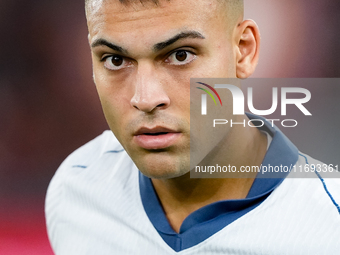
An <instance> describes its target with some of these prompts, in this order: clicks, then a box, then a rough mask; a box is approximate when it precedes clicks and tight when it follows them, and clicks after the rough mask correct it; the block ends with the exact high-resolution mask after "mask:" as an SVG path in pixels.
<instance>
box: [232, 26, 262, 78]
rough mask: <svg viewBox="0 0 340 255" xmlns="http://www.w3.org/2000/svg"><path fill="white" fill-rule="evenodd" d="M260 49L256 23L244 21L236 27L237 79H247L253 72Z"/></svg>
mask: <svg viewBox="0 0 340 255" xmlns="http://www.w3.org/2000/svg"><path fill="white" fill-rule="evenodd" d="M259 49H260V33H259V29H258V27H257V25H256V23H255V22H254V21H252V20H245V21H243V22H242V23H241V24H240V25H239V26H238V27H237V55H236V57H237V59H236V60H237V63H236V76H237V78H241V79H244V78H248V77H249V76H250V75H252V73H253V72H254V71H255V68H256V65H257V62H258V59H259Z"/></svg>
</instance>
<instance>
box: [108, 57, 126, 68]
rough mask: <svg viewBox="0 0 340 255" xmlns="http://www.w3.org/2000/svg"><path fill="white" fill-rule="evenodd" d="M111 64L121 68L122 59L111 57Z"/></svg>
mask: <svg viewBox="0 0 340 255" xmlns="http://www.w3.org/2000/svg"><path fill="white" fill-rule="evenodd" d="M111 62H112V64H113V65H115V66H121V65H122V64H123V58H122V57H120V56H113V57H112V59H111Z"/></svg>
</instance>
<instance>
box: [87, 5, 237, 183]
mask: <svg viewBox="0 0 340 255" xmlns="http://www.w3.org/2000/svg"><path fill="white" fill-rule="evenodd" d="M137 2H138V1H137ZM87 19H88V27H89V42H90V45H91V49H92V60H93V71H94V80H95V84H96V86H97V90H98V93H99V97H100V100H101V103H102V106H103V110H104V114H105V117H106V119H107V122H108V124H109V126H110V128H111V130H112V131H113V132H114V134H115V136H116V137H117V139H118V140H119V141H120V143H121V144H122V145H123V147H124V148H125V150H126V151H127V153H128V154H129V155H130V156H131V158H132V159H133V160H134V162H135V164H136V165H137V167H138V168H139V170H140V171H142V172H143V173H144V174H145V175H147V176H150V177H153V178H172V177H176V176H180V175H183V174H185V173H187V172H188V171H189V170H190V78H193V77H198V78H204V77H235V57H234V49H233V47H234V46H233V45H232V40H231V34H232V32H230V31H232V29H231V28H230V26H231V25H230V24H228V21H227V19H226V17H225V10H224V9H223V8H221V7H220V5H219V4H218V1H216V0H211V1H208V0H204V1H197V0H171V1H170V2H168V1H160V4H159V5H158V6H156V5H154V4H153V3H144V5H141V4H140V3H135V4H131V5H127V6H126V5H123V4H121V3H119V1H118V0H117V1H115V0H110V1H103V0H94V1H92V6H91V8H90V11H89V12H88V16H87ZM203 131H204V130H200V132H201V133H204V132H203ZM203 142H204V144H201V145H202V146H204V147H205V148H208V151H209V150H211V149H212V148H213V147H214V146H215V145H216V144H214V142H213V143H212V144H207V143H206V140H205V141H204V140H202V142H201V143H203ZM198 143H199V141H198ZM199 145H200V144H198V145H197V146H198V147H199ZM209 148H210V149H209ZM197 163H198V162H197Z"/></svg>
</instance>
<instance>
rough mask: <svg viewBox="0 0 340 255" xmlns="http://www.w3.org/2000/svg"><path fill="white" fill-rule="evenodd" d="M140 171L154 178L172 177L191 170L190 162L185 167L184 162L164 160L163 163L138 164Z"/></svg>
mask: <svg viewBox="0 0 340 255" xmlns="http://www.w3.org/2000/svg"><path fill="white" fill-rule="evenodd" d="M136 165H137V167H138V169H139V171H141V172H142V174H144V175H145V176H147V177H149V178H152V179H171V178H176V177H180V176H182V175H185V174H186V173H188V172H189V169H190V167H189V164H187V165H188V166H187V167H185V166H184V164H176V163H174V162H172V163H170V164H169V163H168V162H164V163H161V164H159V163H158V164H157V163H153V164H152V163H149V164H143V165H141V164H136Z"/></svg>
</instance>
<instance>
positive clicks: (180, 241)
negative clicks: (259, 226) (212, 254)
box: [139, 114, 298, 251]
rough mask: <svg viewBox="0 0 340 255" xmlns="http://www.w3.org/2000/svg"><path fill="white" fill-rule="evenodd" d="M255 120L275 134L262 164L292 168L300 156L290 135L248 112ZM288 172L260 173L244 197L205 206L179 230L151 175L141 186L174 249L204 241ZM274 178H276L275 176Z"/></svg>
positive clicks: (259, 199) (157, 224)
mask: <svg viewBox="0 0 340 255" xmlns="http://www.w3.org/2000/svg"><path fill="white" fill-rule="evenodd" d="M247 116H248V118H249V119H251V120H252V121H253V122H254V125H256V126H259V124H261V123H256V122H259V121H256V120H259V119H261V120H262V121H264V122H265V125H264V126H263V127H261V128H259V129H260V130H262V131H265V132H267V133H269V134H270V135H271V136H272V138H273V139H272V142H271V144H270V146H269V148H268V151H267V153H266V155H265V157H264V160H263V162H262V166H267V167H269V166H272V167H275V166H277V167H281V166H282V167H284V166H286V167H291V166H293V165H295V163H296V162H297V159H298V150H297V148H296V147H295V146H294V145H293V144H292V143H291V142H290V141H289V140H288V138H287V137H286V136H285V135H284V134H283V133H282V132H281V131H280V130H279V129H278V128H277V127H275V126H274V127H272V126H271V123H269V122H268V121H266V120H265V119H264V118H262V117H259V116H255V115H252V114H247ZM287 174H288V172H286V173H279V174H278V173H274V175H273V173H269V172H266V173H263V174H262V173H259V174H258V175H257V178H256V179H255V180H254V183H253V185H252V187H251V189H250V191H249V193H248V195H247V197H246V198H245V199H237V200H224V201H219V202H215V203H212V204H210V205H207V206H204V207H202V208H200V209H198V210H197V211H195V212H193V213H191V214H190V215H189V216H188V217H187V218H186V219H185V220H184V222H183V223H182V226H181V228H180V233H176V232H175V231H174V230H173V229H172V228H171V226H170V224H169V222H168V220H167V218H166V216H165V213H164V211H163V208H162V206H161V203H160V201H159V199H158V197H157V194H156V192H155V190H154V188H153V185H152V182H151V180H150V178H148V177H146V176H144V175H143V174H141V173H140V178H139V186H140V193H141V198H142V203H143V206H144V209H145V212H146V214H147V215H148V217H149V219H150V221H151V222H152V224H153V225H154V227H155V229H156V230H157V231H158V233H159V234H160V236H161V237H162V238H163V240H164V241H165V242H166V243H167V244H168V245H169V246H170V247H171V248H172V249H173V250H175V251H181V250H184V249H187V248H190V247H192V246H194V245H197V244H198V243H200V242H202V241H204V240H205V239H207V238H208V237H210V236H211V235H213V234H215V233H216V232H218V231H219V230H221V229H222V228H224V227H225V226H227V225H228V224H230V223H232V222H233V221H235V220H236V219H238V218H240V217H242V216H243V215H244V214H246V213H247V212H249V211H251V210H252V209H254V208H255V207H257V206H258V205H260V204H261V203H262V202H263V201H264V200H265V199H266V198H267V197H268V196H269V195H270V193H271V192H272V191H273V190H274V189H275V188H276V187H277V186H278V185H280V183H281V182H282V181H283V180H284V178H285V177H286V175H287ZM273 177H275V178H273Z"/></svg>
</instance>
